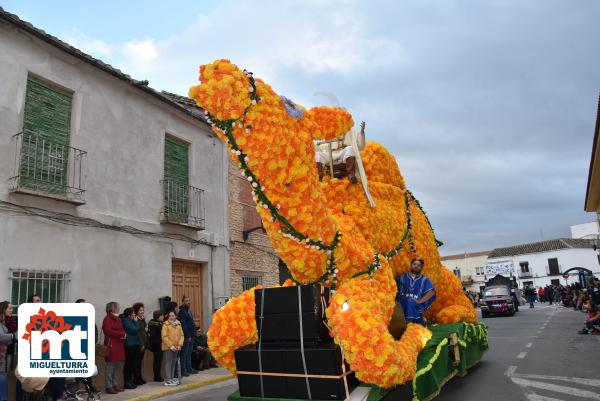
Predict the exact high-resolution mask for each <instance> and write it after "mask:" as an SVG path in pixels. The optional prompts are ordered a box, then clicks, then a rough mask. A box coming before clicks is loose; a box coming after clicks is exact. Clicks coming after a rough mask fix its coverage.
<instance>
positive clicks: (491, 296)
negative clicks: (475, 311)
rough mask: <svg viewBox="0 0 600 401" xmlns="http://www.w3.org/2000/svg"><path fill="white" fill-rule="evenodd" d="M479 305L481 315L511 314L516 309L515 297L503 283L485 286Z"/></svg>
mask: <svg viewBox="0 0 600 401" xmlns="http://www.w3.org/2000/svg"><path fill="white" fill-rule="evenodd" d="M479 307H480V308H481V317H489V316H490V315H500V314H503V315H504V314H505V315H509V316H512V315H514V314H515V312H516V310H517V306H516V305H515V298H514V297H513V295H512V294H511V293H510V290H509V289H508V287H507V286H505V285H494V286H489V287H485V289H484V290H483V296H482V297H481V299H480V301H479Z"/></svg>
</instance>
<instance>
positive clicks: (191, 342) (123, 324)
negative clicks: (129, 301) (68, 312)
mask: <svg viewBox="0 0 600 401" xmlns="http://www.w3.org/2000/svg"><path fill="white" fill-rule="evenodd" d="M27 302H30V303H37V302H42V300H41V298H40V296H39V295H37V294H34V295H31V296H30V297H29V298H28V299H27ZM76 302H85V300H83V299H78V300H77V301H76ZM190 305H191V302H190V298H189V297H187V296H184V297H183V299H182V300H181V304H180V305H178V304H177V302H168V303H167V304H166V306H165V307H164V310H155V311H154V312H153V313H152V319H151V320H149V321H148V322H146V311H145V307H144V304H143V303H141V302H136V303H134V304H133V305H132V306H130V307H126V308H125V309H123V310H122V311H121V306H120V305H119V303H118V302H108V303H107V304H106V308H105V312H106V316H105V317H104V319H103V321H102V327H101V329H100V331H99V330H98V328H96V338H95V341H96V344H98V343H99V345H97V348H98V351H99V352H98V355H99V356H103V357H104V359H105V361H106V365H105V372H104V387H105V392H106V393H107V394H118V393H120V392H122V391H125V390H128V389H135V388H137V387H138V386H142V385H144V384H146V380H144V377H143V373H142V372H143V369H142V367H143V361H144V358H145V357H146V352H147V351H148V352H149V353H151V354H152V370H153V380H154V381H156V382H163V383H164V385H165V386H177V385H180V384H181V380H182V377H186V376H190V375H194V374H197V373H198V372H200V371H202V370H205V369H210V368H211V367H216V366H217V364H216V361H215V360H214V358H212V356H211V353H210V350H209V347H208V343H207V337H206V335H205V334H204V333H203V331H202V329H201V328H200V327H197V326H196V325H195V322H194V318H193V315H192V311H190ZM98 337H100V341H98ZM17 338H18V335H17V318H16V316H14V315H13V306H12V305H11V304H10V302H8V301H5V302H0V401H7V400H8V383H7V375H8V373H9V372H10V370H11V369H12V368H13V366H14V365H16V342H17ZM121 364H122V378H119V375H118V371H119V366H120V365H121ZM163 372H164V373H163ZM16 375H17V378H19V379H20V380H17V383H16V388H15V397H16V401H28V400H31V399H34V398H31V397H29V396H30V395H31V391H32V390H31V389H30V388H29V387H31V386H30V384H31V383H29V382H27V383H26V382H25V380H26V379H25V378H22V377H21V376H20V375H18V372H16ZM120 379H121V380H120ZM81 381H82V382H83V383H84V385H85V387H86V389H88V391H89V392H96V389H95V388H94V387H93V385H92V382H91V379H90V378H87V379H81ZM33 387H37V388H36V389H35V391H34V392H35V393H39V392H42V391H43V392H44V394H46V395H47V396H48V398H49V399H52V400H53V401H56V400H61V399H62V398H63V396H64V393H65V391H66V387H65V379H64V378H50V379H47V380H44V381H43V383H42V385H41V386H40V385H39V381H37V382H36V384H35V385H34V386H33Z"/></svg>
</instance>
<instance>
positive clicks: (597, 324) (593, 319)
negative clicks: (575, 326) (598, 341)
mask: <svg viewBox="0 0 600 401" xmlns="http://www.w3.org/2000/svg"><path fill="white" fill-rule="evenodd" d="M589 305H590V306H589V312H588V318H587V320H586V321H585V327H584V328H583V329H581V331H579V332H578V334H590V333H594V332H598V333H600V312H599V311H598V306H597V305H596V304H595V303H593V302H590V303H589Z"/></svg>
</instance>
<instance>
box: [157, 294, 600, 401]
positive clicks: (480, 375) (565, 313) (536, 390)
mask: <svg viewBox="0 0 600 401" xmlns="http://www.w3.org/2000/svg"><path fill="white" fill-rule="evenodd" d="M585 318H586V315H585V314H583V313H581V312H576V311H574V310H573V309H571V308H564V307H562V306H556V305H553V306H549V305H548V304H539V303H538V304H536V306H535V308H534V309H529V307H528V306H527V305H524V306H521V307H520V309H519V312H517V314H516V315H515V316H512V317H508V316H507V317H504V316H501V317H492V318H487V319H482V321H483V322H485V323H486V324H487V325H488V326H489V336H490V338H489V343H490V349H489V351H488V352H487V353H486V354H485V355H484V356H483V358H482V360H481V362H480V363H479V364H478V365H476V366H475V367H473V368H472V369H471V370H470V372H469V374H468V375H467V376H465V377H463V378H459V377H455V378H453V379H452V380H450V382H448V384H446V386H444V388H443V389H442V392H441V394H440V395H439V396H438V397H437V398H436V399H435V400H436V401H470V400H473V401H483V400H486V401H560V400H562V401H581V400H599V401H600V363H599V361H600V336H598V335H579V334H577V331H579V330H580V329H581V328H582V327H583V321H584V320H585ZM236 389H237V385H236V381H235V380H228V381H226V382H222V383H217V384H214V385H211V386H207V387H203V388H201V389H198V390H193V391H188V392H185V393H179V394H173V395H171V396H169V397H164V398H160V399H159V400H160V401H225V400H226V399H227V396H228V395H229V394H231V393H232V392H234V391H235V390H236ZM406 400H407V401H409V398H406ZM385 401H396V400H387V399H386V400H385Z"/></svg>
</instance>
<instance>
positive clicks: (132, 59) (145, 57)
mask: <svg viewBox="0 0 600 401" xmlns="http://www.w3.org/2000/svg"><path fill="white" fill-rule="evenodd" d="M121 52H122V54H123V57H124V58H125V60H126V61H125V62H126V63H131V64H141V63H149V62H152V61H154V60H157V59H158V56H159V54H158V49H157V47H156V44H155V42H154V39H144V40H130V41H127V42H125V43H123V44H122V45H121Z"/></svg>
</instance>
